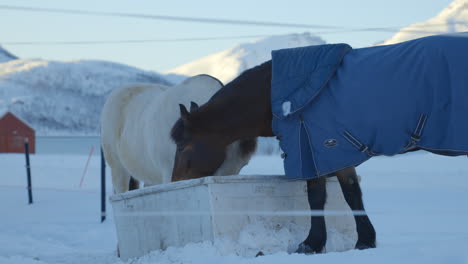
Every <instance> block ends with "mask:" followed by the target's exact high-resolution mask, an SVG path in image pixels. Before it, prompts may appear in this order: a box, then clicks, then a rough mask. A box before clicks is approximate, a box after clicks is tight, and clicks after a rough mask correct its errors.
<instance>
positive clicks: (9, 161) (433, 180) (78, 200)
mask: <svg viewBox="0 0 468 264" xmlns="http://www.w3.org/2000/svg"><path fill="white" fill-rule="evenodd" d="M90 142H93V140H91V141H90V140H86V139H83V140H82V142H81V143H80V142H78V143H77V144H74V147H76V148H79V149H80V151H76V152H73V151H70V149H69V148H68V151H65V150H63V151H61V150H60V148H57V147H56V146H54V147H53V149H54V151H51V150H49V151H42V154H36V155H33V156H32V157H31V163H32V175H33V188H34V191H33V192H34V193H33V194H34V204H33V205H28V204H27V192H26V188H25V185H26V176H25V168H24V163H25V162H24V156H23V155H21V154H0V179H1V182H0V200H1V203H0V212H1V217H0V263H1V264H4V263H12V264H17V263H24V264H29V263H31V264H43V263H80V264H82V263H85V264H86V263H103V264H107V263H122V262H121V261H120V260H119V259H118V258H117V257H116V256H115V249H116V243H117V242H116V234H115V230H114V223H113V219H112V212H111V207H110V204H108V209H109V211H108V218H107V221H106V222H104V223H103V224H101V223H100V202H99V195H100V193H99V188H100V185H99V184H100V178H99V177H100V176H99V171H100V167H99V162H100V160H99V156H98V155H93V156H92V158H91V162H90V165H89V169H88V171H87V173H86V175H84V178H83V184H82V186H81V187H80V182H81V180H82V177H83V173H84V168H85V164H86V161H87V158H88V157H87V153H88V151H89V146H88V145H89V144H92V143H90ZM87 144H88V145H87ZM74 147H72V150H73V148H74ZM95 147H97V146H95ZM38 150H40V149H38ZM54 152H58V153H54ZM64 153H67V154H64ZM281 162H282V161H281V159H280V158H279V157H277V156H256V157H254V158H253V159H252V160H251V162H250V164H249V165H248V166H247V167H245V168H244V169H243V170H242V174H282V173H283V168H282V163H281ZM358 173H359V174H360V175H361V177H362V181H361V183H362V189H363V192H364V202H365V205H366V209H367V211H368V214H369V216H370V218H371V220H372V221H373V224H374V226H375V228H376V230H377V240H378V248H376V249H370V250H364V251H357V250H351V251H346V252H340V253H338V252H335V253H326V254H320V255H308V256H306V255H299V254H288V253H287V252H277V253H274V254H271V255H267V256H263V257H258V258H255V257H254V256H245V255H244V256H242V255H236V254H235V252H239V249H235V250H234V249H233V248H232V245H230V244H227V243H222V242H219V243H215V244H212V243H209V242H205V243H197V244H190V245H187V246H185V247H183V248H169V249H167V250H166V251H155V252H152V253H150V254H149V255H147V256H144V257H142V258H139V259H133V260H130V261H128V262H127V263H135V264H147V263H164V264H166V263H203V264H206V263H208V264H211V263H213V264H214V263H216V264H218V263H219V264H222V263H236V264H247V263H249V264H250V263H268V264H277V263H278V264H279V263H295V264H296V263H321V264H325V263H360V264H363V263H364V264H366V263H412V264H414V263H468V227H467V224H468V159H467V158H466V157H457V158H448V157H441V156H436V155H432V154H429V153H424V152H420V153H415V154H407V155H402V156H398V157H394V158H374V159H372V160H370V161H368V162H366V163H365V164H363V165H361V166H360V167H359V168H358ZM107 189H108V193H110V190H111V185H110V176H109V174H108V188H107ZM304 235H305V234H304ZM264 237H265V238H266V239H272V237H271V236H268V234H266V235H265V236H264ZM252 239H253V241H250V243H255V242H259V243H260V241H261V238H252ZM255 240H257V241H255Z"/></svg>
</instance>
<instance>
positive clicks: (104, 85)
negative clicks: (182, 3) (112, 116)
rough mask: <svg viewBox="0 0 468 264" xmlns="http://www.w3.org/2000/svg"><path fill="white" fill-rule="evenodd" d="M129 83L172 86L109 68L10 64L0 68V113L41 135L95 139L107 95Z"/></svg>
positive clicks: (157, 77) (85, 64)
mask: <svg viewBox="0 0 468 264" xmlns="http://www.w3.org/2000/svg"><path fill="white" fill-rule="evenodd" d="M133 83H161V84H166V85H170V83H169V82H168V81H166V80H165V79H164V77H162V76H161V75H160V74H157V73H154V72H148V71H143V70H139V69H137V68H133V67H130V66H126V65H122V64H117V63H112V62H105V61H90V60H79V61H70V62H59V61H46V60H40V59H17V60H10V61H8V62H4V63H0V113H1V112H5V111H7V110H10V111H13V112H15V113H16V114H17V115H18V116H19V117H21V118H22V119H24V120H26V121H28V123H30V124H31V125H32V127H33V128H34V129H35V130H36V132H37V134H39V135H70V134H75V135H76V134H81V135H85V134H94V135H97V134H99V117H100V113H101V109H102V106H103V105H104V101H105V98H106V97H107V95H108V94H109V93H110V92H111V91H112V90H113V89H116V88H118V87H122V86H125V85H128V84H133Z"/></svg>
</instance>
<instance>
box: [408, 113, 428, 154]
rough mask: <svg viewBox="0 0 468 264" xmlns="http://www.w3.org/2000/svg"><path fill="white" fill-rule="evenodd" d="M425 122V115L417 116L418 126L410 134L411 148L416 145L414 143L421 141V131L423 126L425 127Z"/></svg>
mask: <svg viewBox="0 0 468 264" xmlns="http://www.w3.org/2000/svg"><path fill="white" fill-rule="evenodd" d="M426 120H427V115H426V114H421V115H420V116H419V121H418V125H417V126H416V129H415V130H414V132H413V134H411V143H412V145H413V146H414V145H416V143H417V142H418V141H419V140H420V139H421V135H422V130H423V128H424V126H425V125H426Z"/></svg>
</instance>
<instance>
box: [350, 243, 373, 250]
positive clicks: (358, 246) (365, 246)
mask: <svg viewBox="0 0 468 264" xmlns="http://www.w3.org/2000/svg"><path fill="white" fill-rule="evenodd" d="M354 248H355V249H359V250H363V249H368V248H375V241H374V242H367V243H365V242H361V241H358V242H357V243H356V246H355V247H354Z"/></svg>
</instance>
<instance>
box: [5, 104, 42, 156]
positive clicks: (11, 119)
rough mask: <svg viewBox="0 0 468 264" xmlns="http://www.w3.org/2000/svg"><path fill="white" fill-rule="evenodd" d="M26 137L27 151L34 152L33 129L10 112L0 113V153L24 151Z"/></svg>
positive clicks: (34, 139)
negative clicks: (27, 142) (27, 141)
mask: <svg viewBox="0 0 468 264" xmlns="http://www.w3.org/2000/svg"><path fill="white" fill-rule="evenodd" d="M26 139H28V140H29V152H30V153H35V151H36V148H35V145H36V144H35V142H36V138H35V132H34V129H32V128H31V127H30V126H29V125H27V124H26V123H25V122H24V121H22V120H21V119H19V118H18V117H16V116H15V115H13V114H12V113H11V112H7V113H6V114H4V115H1V114H0V153H5V152H9V153H24V142H25V141H26Z"/></svg>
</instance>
